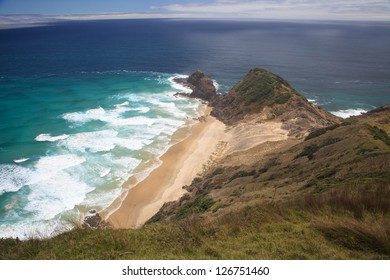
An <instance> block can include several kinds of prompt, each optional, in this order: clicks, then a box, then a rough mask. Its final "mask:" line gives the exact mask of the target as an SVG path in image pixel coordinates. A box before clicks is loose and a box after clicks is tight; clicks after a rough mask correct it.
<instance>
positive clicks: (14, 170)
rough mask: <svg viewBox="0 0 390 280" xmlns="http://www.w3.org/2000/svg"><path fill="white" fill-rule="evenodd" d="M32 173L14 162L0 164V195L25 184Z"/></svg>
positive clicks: (18, 188)
mask: <svg viewBox="0 0 390 280" xmlns="http://www.w3.org/2000/svg"><path fill="white" fill-rule="evenodd" d="M31 174H32V171H31V170H29V169H28V168H25V167H21V166H18V165H14V164H1V165H0V195H3V194H4V193H6V192H16V191H18V190H20V189H21V188H22V187H23V186H25V185H26V184H27V183H28V181H29V179H30V176H31Z"/></svg>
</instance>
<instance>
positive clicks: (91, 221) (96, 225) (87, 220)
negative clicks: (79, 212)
mask: <svg viewBox="0 0 390 280" xmlns="http://www.w3.org/2000/svg"><path fill="white" fill-rule="evenodd" d="M88 212H89V213H88V215H86V216H85V217H84V223H83V228H89V229H100V228H108V227H110V224H109V223H108V222H107V221H105V220H103V219H102V217H100V215H99V213H97V212H96V210H95V209H91V210H89V211H88Z"/></svg>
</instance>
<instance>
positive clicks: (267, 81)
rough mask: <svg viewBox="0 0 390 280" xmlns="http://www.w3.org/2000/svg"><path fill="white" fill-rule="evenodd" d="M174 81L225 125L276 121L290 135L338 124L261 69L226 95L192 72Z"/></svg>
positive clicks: (197, 72) (283, 82)
mask: <svg viewBox="0 0 390 280" xmlns="http://www.w3.org/2000/svg"><path fill="white" fill-rule="evenodd" d="M176 81H177V82H180V83H182V84H184V85H185V86H187V87H189V88H191V89H192V93H191V94H190V95H189V97H193V98H200V99H202V100H204V101H207V102H209V104H210V105H211V106H212V107H213V110H212V112H211V115H213V116H215V117H216V118H217V119H219V120H220V121H222V122H224V123H225V124H227V125H229V126H234V125H237V124H238V123H241V122H253V121H258V122H263V121H270V120H275V121H280V122H282V128H283V129H285V130H287V131H288V132H289V135H290V136H296V137H301V136H304V135H305V134H307V133H308V132H310V131H312V130H314V129H317V128H321V127H325V126H329V125H331V124H334V123H339V122H340V119H339V118H338V117H336V116H334V115H332V114H330V113H328V112H326V111H324V110H322V109H321V108H320V107H318V106H316V105H314V104H311V103H310V102H308V101H307V100H306V98H305V97H303V96H302V95H301V94H299V93H298V92H297V91H296V90H295V89H294V88H292V87H291V86H290V84H289V83H288V82H287V81H285V80H284V79H283V78H281V77H280V76H278V75H275V74H273V73H271V72H269V71H267V70H264V69H261V68H254V69H251V70H250V71H249V72H248V74H247V75H246V76H245V77H244V78H243V79H242V80H241V81H240V82H239V83H237V84H236V85H235V86H234V87H233V88H232V89H231V90H230V91H229V93H227V94H225V95H219V94H217V91H216V89H215V87H214V84H213V82H212V80H211V79H209V78H208V77H206V76H205V74H204V73H203V72H202V71H199V70H198V71H196V72H194V73H193V74H192V75H190V76H189V78H188V79H177V80H176Z"/></svg>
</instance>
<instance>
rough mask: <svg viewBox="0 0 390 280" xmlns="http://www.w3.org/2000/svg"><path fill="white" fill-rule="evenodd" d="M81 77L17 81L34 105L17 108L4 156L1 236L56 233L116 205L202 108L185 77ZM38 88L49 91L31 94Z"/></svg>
mask: <svg viewBox="0 0 390 280" xmlns="http://www.w3.org/2000/svg"><path fill="white" fill-rule="evenodd" d="M80 76H81V77H54V78H53V77H45V78H42V79H40V81H39V83H40V84H41V85H40V86H35V85H34V81H31V80H30V81H26V82H22V83H20V79H19V80H18V81H19V83H18V85H16V82H15V83H14V85H13V86H14V87H17V88H18V90H19V91H20V92H23V93H24V95H26V96H27V97H28V99H27V100H24V101H23V100H21V101H20V102H18V103H19V104H18V106H25V110H20V112H12V113H10V114H9V115H8V116H7V118H8V120H9V121H8V126H11V125H10V122H11V121H13V122H14V123H13V125H12V127H13V129H12V130H9V131H7V130H6V129H4V130H3V131H4V132H5V133H6V134H3V135H8V139H9V140H8V141H7V139H5V138H3V143H2V158H1V164H0V176H1V180H0V186H1V187H0V191H1V193H0V209H2V211H1V213H0V221H1V223H0V237H9V236H12V237H16V236H18V237H20V238H28V237H31V236H40V237H46V236H51V235H53V234H55V233H57V232H60V231H62V230H64V229H67V228H70V227H72V222H75V221H77V220H79V219H80V216H82V215H83V214H84V213H86V212H87V211H88V210H89V209H91V208H94V209H97V210H98V211H99V210H102V209H104V208H106V207H108V206H109V205H110V204H111V203H112V202H113V201H114V200H115V199H116V198H117V197H118V196H119V195H120V194H121V193H122V192H123V191H124V190H123V189H122V186H123V183H124V182H126V181H127V180H128V179H129V177H131V176H132V177H133V179H134V183H135V182H136V181H137V179H139V178H141V177H144V176H145V175H146V173H147V172H150V171H151V170H152V169H153V168H155V167H156V166H158V164H159V159H158V158H159V157H160V156H161V155H162V154H163V153H164V152H165V151H166V149H167V148H168V147H169V146H170V145H172V144H173V143H175V142H177V141H179V140H180V138H184V137H185V134H186V133H189V132H190V131H189V129H185V130H184V131H183V130H182V133H181V135H179V136H177V135H176V137H175V138H174V139H172V136H173V135H174V134H175V132H176V131H177V130H178V129H180V128H181V127H186V126H187V127H189V126H191V125H192V124H193V123H194V122H195V121H194V118H197V117H198V116H199V115H200V114H201V112H200V111H199V108H200V103H199V102H198V101H196V100H188V99H184V98H177V97H174V96H173V95H174V94H175V93H176V92H177V91H178V90H182V89H181V88H180V86H179V85H177V84H175V83H173V82H172V78H173V77H175V75H169V74H161V73H153V72H143V73H137V72H125V71H120V72H107V73H83V74H81V75H80ZM35 83H37V81H35ZM43 85H44V86H43ZM37 88H39V89H40V92H39V93H36V94H37V95H39V96H36V95H34V94H33V93H31V91H36V90H37ZM55 93H56V94H55ZM31 95H32V96H31ZM53 95H54V96H53ZM31 99H32V100H31ZM23 103H24V104H23ZM31 107H33V108H31ZM10 108H11V106H9V107H8V109H10ZM30 108H31V109H30ZM31 111H33V115H31V114H32V113H31ZM34 111H37V112H34ZM26 124H28V126H26ZM127 187H131V184H130V186H127Z"/></svg>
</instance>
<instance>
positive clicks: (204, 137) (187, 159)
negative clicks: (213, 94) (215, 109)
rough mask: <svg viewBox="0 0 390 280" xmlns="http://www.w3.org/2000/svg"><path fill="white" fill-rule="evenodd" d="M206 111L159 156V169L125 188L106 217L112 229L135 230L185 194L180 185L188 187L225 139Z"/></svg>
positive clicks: (220, 123) (216, 121)
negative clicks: (181, 137)
mask: <svg viewBox="0 0 390 280" xmlns="http://www.w3.org/2000/svg"><path fill="white" fill-rule="evenodd" d="M210 111H211V108H210V107H208V108H207V109H206V111H205V114H204V117H202V118H200V121H199V122H198V123H197V124H195V125H194V126H193V127H192V131H191V134H190V135H189V136H188V137H186V138H185V139H184V140H182V141H180V142H178V143H176V144H175V145H173V146H171V147H170V148H169V149H168V151H167V152H166V153H165V154H163V155H162V156H161V157H160V160H161V161H162V164H161V165H160V166H159V167H157V168H156V169H154V170H153V171H152V172H151V173H150V174H149V175H148V176H147V177H146V178H145V179H144V180H142V181H141V182H139V183H138V184H137V185H136V186H135V187H133V188H131V189H129V190H128V191H127V193H126V196H122V197H120V198H118V199H119V200H121V201H119V202H120V206H119V207H118V208H117V209H116V210H115V211H113V212H112V213H111V214H110V215H107V216H108V217H106V220H107V221H108V222H109V223H110V224H111V225H112V226H113V227H114V228H138V227H140V226H142V225H143V224H144V223H145V222H146V221H147V220H149V219H150V218H151V217H152V216H153V215H154V214H155V213H157V212H158V210H159V209H160V208H161V207H162V206H163V205H164V203H166V202H170V201H175V200H177V199H179V198H180V197H181V196H182V195H183V194H185V193H186V190H185V189H183V186H186V185H190V184H191V182H192V180H193V179H194V178H195V177H196V176H197V174H200V173H201V172H202V171H203V168H204V166H205V165H207V162H208V160H209V158H210V156H211V155H212V154H213V153H214V152H215V150H216V148H217V145H218V143H219V142H221V141H223V140H224V139H225V137H226V134H225V125H224V124H223V123H222V122H220V121H219V120H217V119H215V118H214V117H212V116H210ZM114 204H119V203H118V201H117V202H114Z"/></svg>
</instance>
